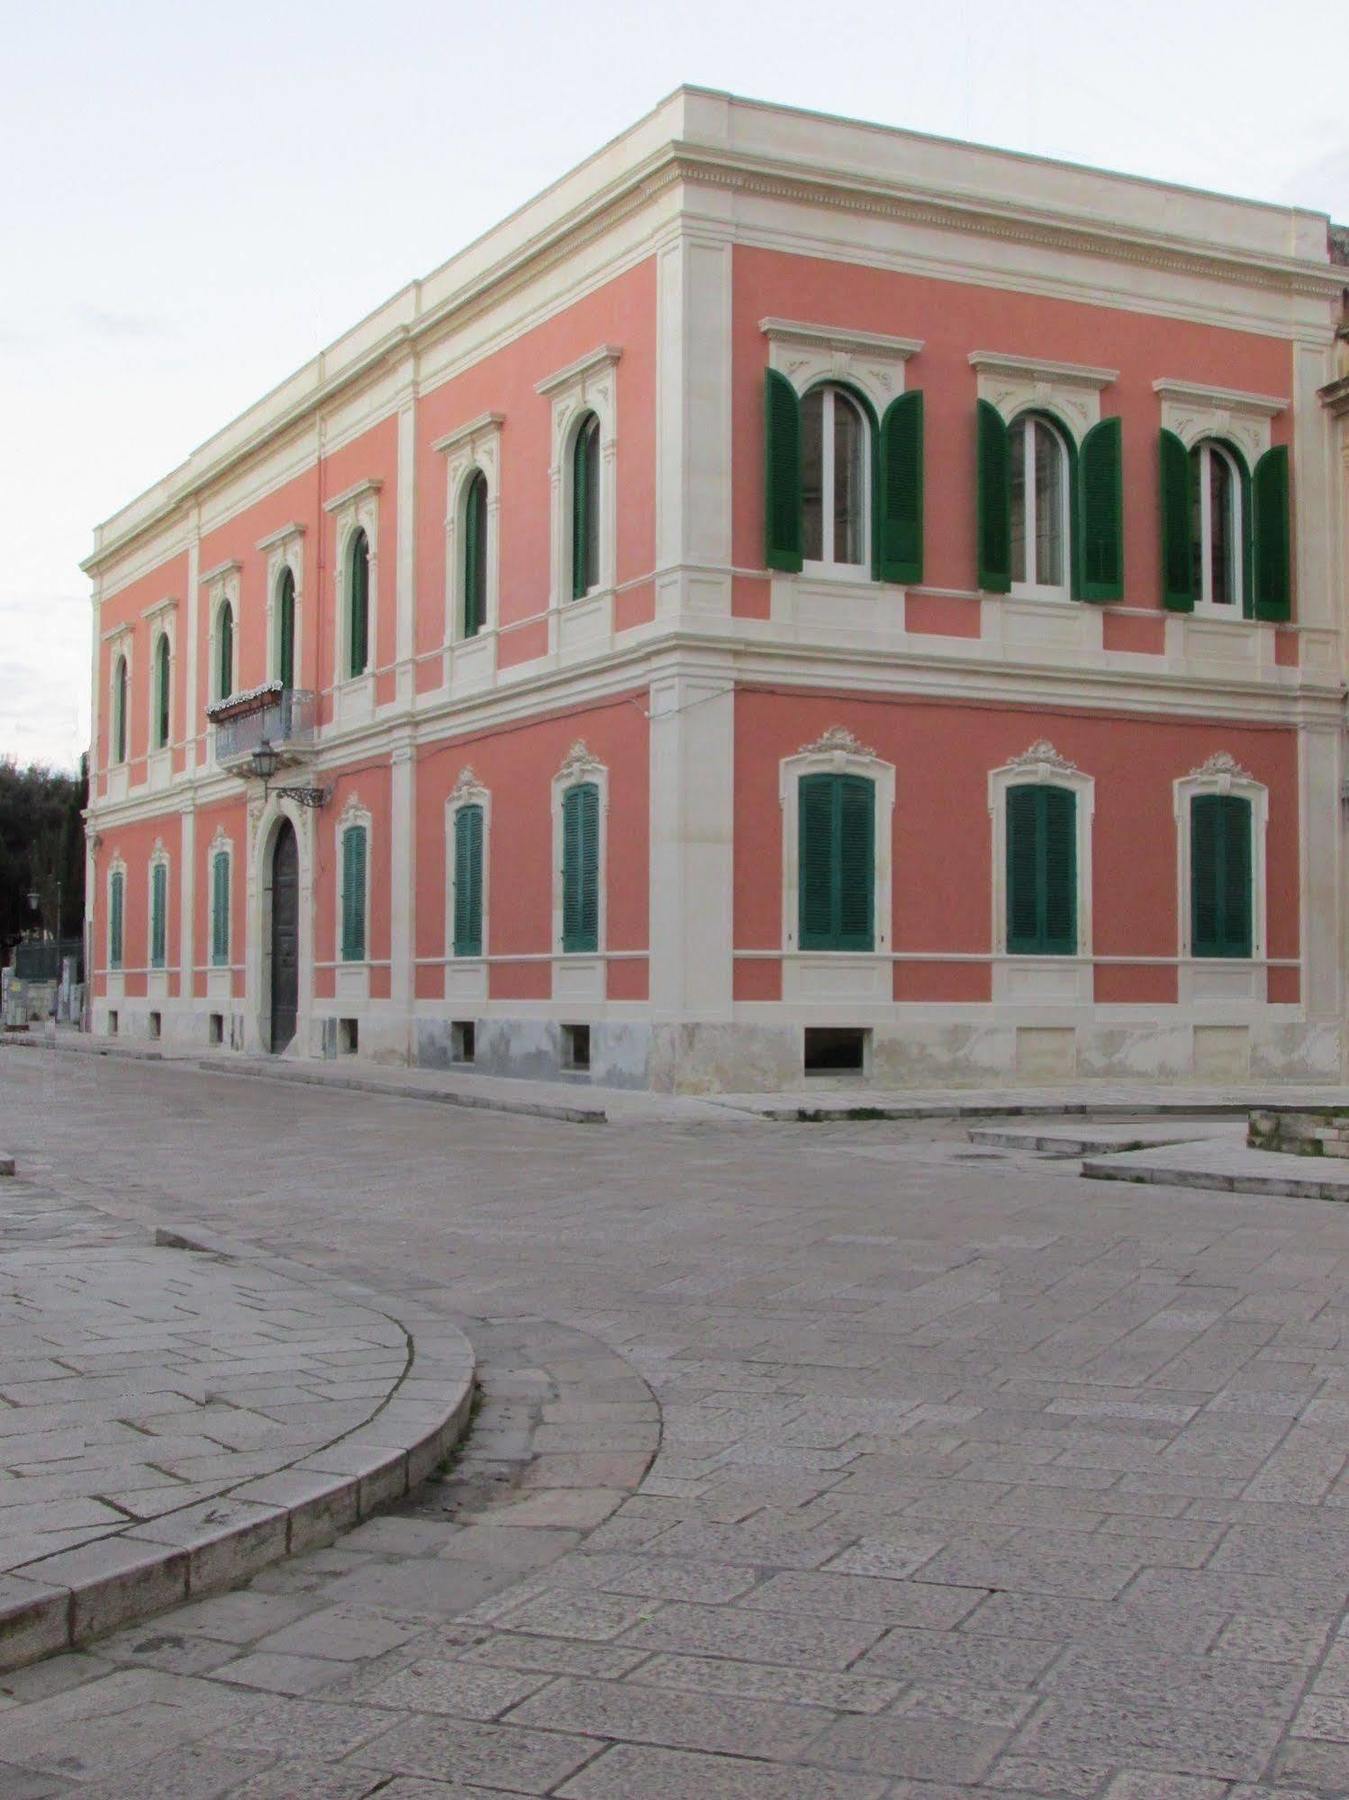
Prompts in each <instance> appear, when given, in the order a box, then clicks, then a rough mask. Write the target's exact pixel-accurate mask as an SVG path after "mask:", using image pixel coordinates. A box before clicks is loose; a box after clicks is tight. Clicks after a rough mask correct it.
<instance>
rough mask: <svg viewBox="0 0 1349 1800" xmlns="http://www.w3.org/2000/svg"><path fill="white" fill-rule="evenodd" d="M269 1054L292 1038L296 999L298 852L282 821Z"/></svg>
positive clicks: (275, 880)
mask: <svg viewBox="0 0 1349 1800" xmlns="http://www.w3.org/2000/svg"><path fill="white" fill-rule="evenodd" d="M271 887H272V908H271V911H272V944H271V951H272V954H271V972H272V983H271V985H272V993H271V1045H270V1047H271V1051H272V1054H273V1055H274V1056H279V1055H280V1053H281V1052H282V1051H283V1050H284V1049H285V1048H286V1046H287V1044H289V1043H290V1041H291V1039H292V1038H293V1037H294V1036H295V1015H296V1010H297V1008H298V1005H299V998H300V851H299V846H298V845H297V843H296V842H295V827H294V826H293V825H292V824H291V822H290V820H289V819H282V821H281V823H280V825H279V826H278V827H277V832H276V836H275V838H274V839H273V840H272V882H271Z"/></svg>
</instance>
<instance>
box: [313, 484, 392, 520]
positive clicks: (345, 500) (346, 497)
mask: <svg viewBox="0 0 1349 1800" xmlns="http://www.w3.org/2000/svg"><path fill="white" fill-rule="evenodd" d="M383 486H384V483H383V482H382V481H381V480H380V478H379V476H378V475H369V476H367V477H366V479H365V480H364V481H356V482H353V483H352V485H351V486H350V487H349V488H343V489H342V492H341V493H340V494H334V495H333V497H332V499H331V500H325V501H324V502H323V510H324V512H326V513H335V512H341V511H342V508H343V507H344V506H354V505H355V503H356V502H357V501H358V500H364V499H365V497H366V496H367V494H377V493H378V492H379V490H380V489H381V488H382V487H383Z"/></svg>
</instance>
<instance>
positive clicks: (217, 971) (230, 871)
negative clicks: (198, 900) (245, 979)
mask: <svg viewBox="0 0 1349 1800" xmlns="http://www.w3.org/2000/svg"><path fill="white" fill-rule="evenodd" d="M217 856H223V857H224V858H225V859H226V864H227V867H226V882H225V960H224V962H222V963H218V962H217V961H216V960H215V860H216V858H217ZM206 892H207V895H208V897H209V904H208V906H207V919H206V969H207V984H208V986H209V984H210V980H211V976H212V975H224V976H228V975H229V974H230V971H231V969H232V968H233V966H234V840H233V839H232V838H231V837H229V836H228V835H227V834H226V833H225V832H224V831H223V830H217V832H216V834H215V836H214V837H213V838H212V839H211V842H210V845H209V847H208V849H207V852H206ZM229 992H230V989H229V986H228V985H226V987H225V993H226V994H228V993H229ZM214 997H215V996H214V995H212V998H214Z"/></svg>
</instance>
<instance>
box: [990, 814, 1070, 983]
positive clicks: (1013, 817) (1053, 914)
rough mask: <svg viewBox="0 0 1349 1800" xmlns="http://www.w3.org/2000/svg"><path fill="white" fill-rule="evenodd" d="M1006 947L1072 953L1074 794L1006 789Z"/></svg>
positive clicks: (1023, 952)
mask: <svg viewBox="0 0 1349 1800" xmlns="http://www.w3.org/2000/svg"><path fill="white" fill-rule="evenodd" d="M1007 949H1008V951H1009V953H1010V954H1011V955H1013V956H1075V955H1076V954H1077V795H1076V794H1075V793H1073V791H1072V789H1071V788H1062V787H1046V786H1026V787H1014V788H1011V789H1009V790H1008V794H1007Z"/></svg>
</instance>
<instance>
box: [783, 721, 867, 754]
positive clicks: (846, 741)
mask: <svg viewBox="0 0 1349 1800" xmlns="http://www.w3.org/2000/svg"><path fill="white" fill-rule="evenodd" d="M796 754H797V755H798V756H836V757H837V758H838V759H839V761H840V762H841V761H842V760H843V758H844V757H846V756H855V757H858V758H860V759H861V760H862V761H864V762H878V761H879V760H880V759H879V757H878V756H877V755H876V752H875V751H874V750H873V749H872V748H871V746H870V745H869V744H864V743H862V742H861V741H860V739H858V738H855V737H854V736H853V734H852V732H851V731H849V730H848V728H847V726H846V725H831V726H830V727H829V728H828V730H827V731H822V732H821V733H820V735H819V737H817V738H816V739H815V742H814V743H813V744H802V746H801V748H800V749H799V750H798V751H797V753H796Z"/></svg>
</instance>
